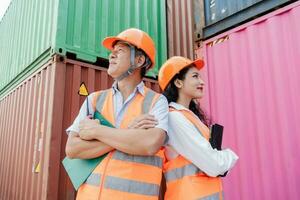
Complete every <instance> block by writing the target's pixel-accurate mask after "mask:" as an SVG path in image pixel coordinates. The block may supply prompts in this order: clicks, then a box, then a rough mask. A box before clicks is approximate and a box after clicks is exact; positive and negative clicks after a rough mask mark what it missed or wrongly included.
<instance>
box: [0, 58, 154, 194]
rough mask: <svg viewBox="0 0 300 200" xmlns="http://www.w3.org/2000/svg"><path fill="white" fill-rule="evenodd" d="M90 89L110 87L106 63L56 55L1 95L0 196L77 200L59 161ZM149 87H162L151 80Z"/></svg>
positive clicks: (91, 90) (147, 83) (110, 82)
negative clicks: (85, 91)
mask: <svg viewBox="0 0 300 200" xmlns="http://www.w3.org/2000/svg"><path fill="white" fill-rule="evenodd" d="M82 82H84V83H85V84H86V86H87V89H88V91H89V92H93V91H96V90H101V89H107V88H109V87H111V85H112V83H113V80H112V79H111V78H110V77H109V76H108V75H107V73H106V68H103V67H99V66H96V65H91V64H87V63H84V62H79V61H75V60H70V59H65V58H64V57H61V56H54V57H53V59H51V60H48V61H47V62H46V64H45V65H44V66H42V67H41V68H40V69H39V71H37V72H36V73H34V74H32V75H31V76H30V77H28V79H26V80H24V81H23V82H22V83H20V84H19V85H18V86H17V87H16V88H15V89H14V90H12V91H10V93H9V94H7V95H6V96H5V97H3V98H1V100H0V144H1V145H0V158H1V162H0V199H3V200H4V199H5V200H6V199H9V200H19V199H25V200H27V199H28V200H45V199H64V200H73V199H75V194H76V193H75V190H74V189H73V186H72V185H71V182H70V180H69V178H68V176H67V174H66V172H65V170H64V169H63V167H62V165H61V161H62V160H63V158H64V157H65V144H66V140H67V135H66V133H65V130H66V128H67V127H68V126H70V125H71V123H72V122H73V120H74V119H75V117H76V115H77V113H78V111H79V108H80V106H81V104H82V103H83V101H84V97H81V96H79V95H78V90H79V86H80V84H81V83H82ZM145 84H146V86H148V87H150V88H152V89H154V90H156V91H159V86H158V84H157V82H156V81H154V80H152V79H145Z"/></svg>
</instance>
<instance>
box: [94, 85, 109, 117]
mask: <svg viewBox="0 0 300 200" xmlns="http://www.w3.org/2000/svg"><path fill="white" fill-rule="evenodd" d="M109 90H110V89H108V90H104V91H102V92H100V94H99V96H98V99H97V101H96V102H97V103H96V110H98V112H100V113H101V111H102V107H103V104H104V101H105V99H106V96H107V94H108V92H109Z"/></svg>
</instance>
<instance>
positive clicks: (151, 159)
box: [112, 150, 163, 168]
mask: <svg viewBox="0 0 300 200" xmlns="http://www.w3.org/2000/svg"><path fill="white" fill-rule="evenodd" d="M112 159H115V160H123V161H127V162H135V163H142V164H146V165H152V166H156V167H159V168H162V163H163V160H162V158H160V157H159V156H137V155H129V154H127V153H123V152H121V151H118V150H116V151H115V153H114V154H113V156H112Z"/></svg>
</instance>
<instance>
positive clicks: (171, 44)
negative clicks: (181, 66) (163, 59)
mask: <svg viewBox="0 0 300 200" xmlns="http://www.w3.org/2000/svg"><path fill="white" fill-rule="evenodd" d="M167 15H168V56H169V57H171V56H184V57H187V58H190V59H193V58H194V51H193V49H194V47H193V44H194V41H193V35H194V31H193V24H194V23H193V1H181V0H167Z"/></svg>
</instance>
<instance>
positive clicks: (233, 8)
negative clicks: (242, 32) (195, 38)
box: [204, 0, 295, 38]
mask: <svg viewBox="0 0 300 200" xmlns="http://www.w3.org/2000/svg"><path fill="white" fill-rule="evenodd" d="M293 1H295V0H235V1H232V0H204V5H205V21H206V27H205V28H204V37H205V38H208V37H211V36H213V35H215V34H217V33H220V32H222V31H223V32H224V31H225V30H227V29H228V28H231V27H233V26H237V25H240V24H241V23H243V22H245V21H247V20H248V21H249V20H251V19H253V18H257V17H258V16H261V15H263V14H265V13H266V12H270V11H271V10H274V9H277V8H278V7H279V6H284V5H286V4H288V3H291V2H293Z"/></svg>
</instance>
